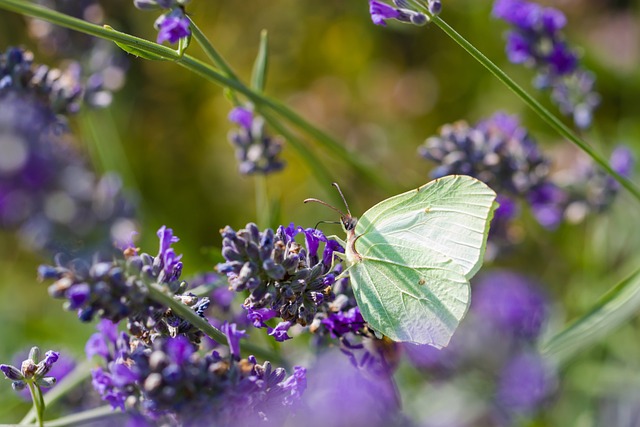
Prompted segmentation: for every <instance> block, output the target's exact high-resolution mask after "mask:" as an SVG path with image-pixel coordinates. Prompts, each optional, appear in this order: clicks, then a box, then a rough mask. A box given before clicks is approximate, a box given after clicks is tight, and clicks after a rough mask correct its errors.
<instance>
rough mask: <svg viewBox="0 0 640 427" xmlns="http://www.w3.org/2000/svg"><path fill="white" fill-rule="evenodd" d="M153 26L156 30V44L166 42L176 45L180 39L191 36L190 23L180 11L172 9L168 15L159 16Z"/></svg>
mask: <svg viewBox="0 0 640 427" xmlns="http://www.w3.org/2000/svg"><path fill="white" fill-rule="evenodd" d="M154 26H155V27H156V29H157V30H158V39H157V40H156V41H157V42H158V43H162V42H165V41H168V42H169V43H171V44H175V43H178V41H179V40H180V39H182V38H185V37H189V36H190V35H191V29H190V28H189V26H190V22H189V18H187V17H186V16H185V14H184V11H183V10H182V9H173V10H172V11H171V12H170V13H166V14H164V15H160V17H158V19H157V20H156V22H155V24H154Z"/></svg>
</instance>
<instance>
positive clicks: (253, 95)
mask: <svg viewBox="0 0 640 427" xmlns="http://www.w3.org/2000/svg"><path fill="white" fill-rule="evenodd" d="M0 8H3V9H6V10H10V11H12V12H17V13H21V14H24V15H28V16H32V17H35V18H40V19H42V20H45V21H47V22H51V23H53V24H56V25H60V26H62V27H66V28H70V29H72V30H76V31H80V32H82V33H85V34H90V35H92V36H96V37H100V38H103V39H106V40H111V41H113V42H117V43H120V44H122V45H125V46H129V47H131V48H133V49H135V50H136V51H138V52H144V53H148V54H150V55H153V56H156V57H158V58H161V59H166V60H171V61H175V62H177V63H178V64H180V65H182V66H183V67H185V68H187V69H189V70H190V71H192V72H194V73H196V74H199V75H200V76H202V77H204V78H205V79H207V80H209V81H211V82H213V83H215V84H218V85H221V86H223V87H228V88H229V89H231V90H233V91H236V92H238V93H241V94H242V95H244V96H246V97H247V98H248V99H249V100H250V101H251V102H253V103H254V104H255V105H256V108H257V109H258V110H259V111H260V112H261V113H262V112H263V111H262V109H263V108H268V109H271V110H273V111H274V112H276V113H277V114H278V115H279V116H281V117H283V118H284V119H286V120H287V121H289V122H290V123H292V124H293V125H294V126H296V127H298V128H299V129H300V130H302V131H303V132H305V133H306V134H308V135H309V136H311V137H312V138H314V139H315V140H317V141H318V142H319V143H320V144H321V145H322V146H323V147H325V148H326V149H327V150H329V151H330V152H332V153H333V154H334V155H336V156H338V157H340V158H341V159H342V160H344V161H345V162H347V163H348V164H349V165H350V166H351V167H353V168H354V169H355V170H357V171H358V173H360V174H361V175H362V176H363V177H365V178H366V179H367V181H368V182H369V183H371V184H373V185H376V186H378V187H380V188H383V189H385V190H387V191H396V190H397V188H395V186H393V185H391V184H390V183H389V182H388V181H387V180H385V179H384V178H382V175H381V174H379V173H377V171H376V170H375V169H374V168H373V167H372V166H371V165H368V164H366V163H365V162H363V161H362V160H361V158H360V156H359V155H358V154H357V153H351V152H350V151H349V150H347V148H346V147H345V146H344V145H343V144H342V143H340V142H338V141H337V140H335V139H334V138H332V137H331V136H329V135H327V134H326V133H324V132H323V131H321V130H320V129H318V128H316V127H315V126H313V125H312V124H310V123H309V122H307V121H306V120H305V119H303V118H302V117H301V116H300V115H298V114H297V113H295V112H294V111H293V110H291V109H290V108H288V107H287V106H286V105H284V104H282V103H281V102H279V101H276V100H274V99H271V98H269V97H267V96H265V95H263V94H262V93H259V92H256V91H254V90H252V89H250V88H248V87H247V86H245V85H244V84H242V83H241V82H240V81H238V80H237V79H235V78H233V77H230V76H229V75H227V72H220V71H218V70H216V69H214V68H213V67H211V66H209V65H207V64H205V63H203V62H201V61H198V60H197V59H195V58H193V57H191V56H189V55H183V56H181V55H180V54H179V53H178V52H176V51H175V50H173V49H171V48H168V47H166V46H162V45H159V44H157V43H153V42H150V41H148V40H145V39H141V38H139V37H135V36H132V35H130V34H127V33H123V32H120V31H116V30H114V29H111V28H104V27H100V26H98V25H95V24H91V23H89V22H86V21H83V20H81V19H77V18H74V17H71V16H68V15H65V14H62V13H59V12H56V11H53V10H50V9H47V8H45V7H42V6H39V5H36V4H33V3H30V2H28V1H24V0H0ZM200 35H202V36H203V34H201V33H200V32H198V33H196V32H194V37H195V36H198V37H200ZM205 53H207V55H210V54H213V55H214V57H215V58H216V59H215V61H216V64H218V66H220V64H223V63H224V60H222V57H220V56H219V55H218V54H217V52H215V53H214V51H211V50H209V51H208V52H207V50H205ZM223 67H224V66H223Z"/></svg>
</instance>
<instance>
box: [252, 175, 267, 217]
mask: <svg viewBox="0 0 640 427" xmlns="http://www.w3.org/2000/svg"><path fill="white" fill-rule="evenodd" d="M253 182H254V184H255V191H256V219H257V220H258V226H259V227H260V228H267V227H270V226H271V206H269V205H270V203H269V194H268V191H267V177H266V176H265V175H264V174H261V173H257V174H255V175H254V177H253Z"/></svg>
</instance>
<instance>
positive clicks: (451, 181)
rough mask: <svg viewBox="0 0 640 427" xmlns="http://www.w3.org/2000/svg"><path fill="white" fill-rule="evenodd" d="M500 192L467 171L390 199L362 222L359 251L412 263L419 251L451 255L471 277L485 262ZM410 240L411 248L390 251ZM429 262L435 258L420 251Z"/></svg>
mask: <svg viewBox="0 0 640 427" xmlns="http://www.w3.org/2000/svg"><path fill="white" fill-rule="evenodd" d="M495 197H496V194H495V193H494V192H493V190H491V189H490V188H489V187H487V186H486V184H484V183H482V182H480V181H478V180H476V179H475V178H471V177H468V176H463V175H453V176H447V177H444V178H440V179H437V180H434V181H431V182H429V183H428V184H425V185H423V186H422V187H420V188H418V189H416V190H412V191H408V192H406V193H403V194H400V195H397V196H395V197H391V198H389V199H387V200H384V201H382V202H380V203H378V204H377V205H375V206H374V207H372V208H371V209H369V210H368V211H367V212H365V214H364V215H362V217H360V219H359V221H358V225H357V227H356V230H355V234H356V236H358V238H357V240H356V246H355V247H356V250H357V252H358V253H359V254H360V255H362V256H363V258H364V260H365V262H366V259H370V260H389V259H390V257H392V260H393V261H395V262H398V263H400V264H407V266H409V265H411V266H412V267H430V266H429V265H428V264H427V265H415V263H414V262H413V261H410V262H408V261H409V260H412V259H413V258H414V254H413V252H420V253H426V254H432V255H433V256H435V255H436V254H440V255H442V256H444V257H445V258H448V259H451V260H452V261H453V262H454V263H456V264H458V265H459V267H460V268H461V269H462V272H463V274H464V275H465V276H466V277H467V279H470V278H471V277H472V276H473V275H474V274H475V273H476V271H477V270H478V269H479V268H480V265H481V264H482V258H483V255H484V249H485V247H486V242H487V234H488V230H489V223H490V222H491V217H492V216H493V209H494V200H495ZM402 242H404V246H405V247H406V250H405V251H400V252H398V251H392V252H391V253H389V252H388V251H387V249H388V246H387V245H397V244H400V243H402ZM420 259H421V260H425V261H426V262H427V263H428V260H429V257H424V256H420Z"/></svg>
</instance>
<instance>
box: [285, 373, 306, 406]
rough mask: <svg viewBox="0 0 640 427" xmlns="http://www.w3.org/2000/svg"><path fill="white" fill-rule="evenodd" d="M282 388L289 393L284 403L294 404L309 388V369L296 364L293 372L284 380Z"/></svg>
mask: <svg viewBox="0 0 640 427" xmlns="http://www.w3.org/2000/svg"><path fill="white" fill-rule="evenodd" d="M282 388H283V389H284V390H286V391H287V392H288V393H289V396H287V397H285V400H284V404H285V405H292V404H293V403H294V402H297V401H298V400H300V398H301V397H302V393H304V391H305V390H306V389H307V370H306V369H305V368H303V367H302V366H294V367H293V374H292V375H291V376H290V377H289V378H287V379H286V380H284V381H283V382H282Z"/></svg>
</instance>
